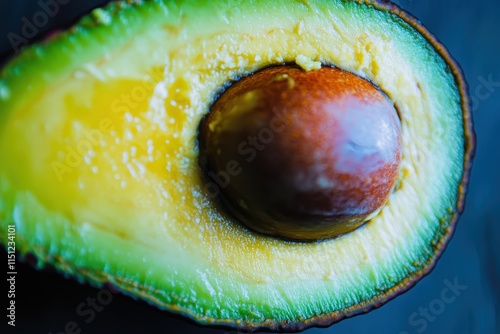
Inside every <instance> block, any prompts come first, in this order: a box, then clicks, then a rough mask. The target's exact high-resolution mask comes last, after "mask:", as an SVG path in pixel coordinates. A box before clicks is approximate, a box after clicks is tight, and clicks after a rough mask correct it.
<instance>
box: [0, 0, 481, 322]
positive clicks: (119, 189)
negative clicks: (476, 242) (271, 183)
mask: <svg viewBox="0 0 500 334" xmlns="http://www.w3.org/2000/svg"><path fill="white" fill-rule="evenodd" d="M295 62H297V63H299V64H302V66H306V67H307V66H309V65H311V64H313V65H314V64H317V63H315V62H321V63H322V64H325V65H330V66H335V67H338V68H341V69H343V70H347V71H350V72H352V73H355V74H357V75H359V76H361V77H363V78H366V79H369V80H370V81H371V82H373V83H374V84H376V85H377V86H378V87H380V89H381V90H383V91H384V92H385V93H386V94H387V96H388V97H389V98H390V99H391V100H392V101H393V102H394V105H395V106H396V108H397V110H398V112H399V116H400V119H401V126H402V142H403V153H402V163H401V173H400V177H399V180H398V186H397V188H396V189H395V191H394V193H393V194H392V195H391V197H390V199H389V202H388V203H387V204H386V205H385V207H384V208H383V209H382V210H381V211H380V213H379V214H378V215H377V216H375V217H373V218H372V219H371V220H370V221H369V222H368V224H365V225H364V226H363V227H361V228H359V229H357V230H355V231H353V232H351V233H348V234H345V235H342V236H340V237H338V238H334V239H330V240H324V241H321V242H308V243H301V242H289V241H284V240H280V239H278V238H273V237H269V236H263V235H260V234H257V233H255V232H252V231H250V230H248V229H246V228H244V227H242V226H241V225H240V224H238V223H237V222H235V221H234V219H233V218H231V216H229V215H228V214H227V213H226V211H225V210H224V209H223V208H222V207H221V206H220V205H219V204H218V202H217V200H216V199H213V198H211V197H209V196H208V195H207V194H206V193H205V192H204V190H203V186H204V179H203V176H202V172H201V170H200V167H199V165H198V148H197V131H198V125H199V123H200V120H201V119H202V118H203V117H204V116H205V115H206V114H207V112H208V110H209V108H210V105H211V104H212V103H213V101H214V100H215V99H216V98H217V96H218V94H220V93H221V92H222V91H223V90H224V88H225V87H227V86H228V85H229V84H230V83H232V82H234V81H235V80H237V79H238V78H240V77H242V76H245V75H248V74H251V73H253V72H255V71H257V70H259V69H262V68H265V67H268V66H271V65H279V64H284V63H295ZM473 146H474V135H473V131H472V124H471V115H470V112H469V99H468V97H467V88H466V84H465V81H464V78H463V76H462V74H461V71H460V69H459V68H458V66H457V65H456V64H455V63H454V62H453V61H452V59H451V57H450V56H449V54H448V53H447V51H446V50H445V49H444V48H443V47H442V46H441V45H440V44H439V43H438V42H437V41H436V39H435V38H434V37H433V36H432V35H430V34H429V33H428V32H427V31H426V30H425V28H423V27H422V26H421V25H419V23H418V22H417V21H416V20H415V19H414V18H412V17H411V16H410V15H408V14H407V13H405V12H403V11H402V10H400V9H399V8H398V7H396V6H394V5H391V4H386V2H383V3H382V2H375V1H368V0H367V1H361V0H359V1H341V0H328V1H327V0H305V1H287V0H259V1H238V0H232V1H224V2H222V1H220V2H219V1H210V2H208V1H201V0H183V1H167V0H164V1H162V0H157V1H127V2H116V3H113V4H111V5H109V6H107V7H106V8H104V9H97V10H95V11H93V12H92V13H91V14H90V15H88V16H87V17H85V18H83V19H82V20H81V21H80V22H79V23H78V24H77V25H76V26H74V27H73V28H71V29H69V30H68V31H66V32H63V33H61V34H59V35H58V36H57V37H55V38H53V39H51V40H50V41H46V42H43V43H40V44H37V45H33V46H31V47H28V48H26V49H25V50H24V51H23V52H21V54H19V55H18V56H17V57H15V58H14V59H13V60H12V61H10V62H9V63H8V64H7V65H6V67H5V68H3V70H2V72H1V74H0V157H2V158H1V160H2V163H1V164H0V224H1V229H0V240H1V242H2V243H3V244H5V245H7V244H8V242H9V240H8V235H7V231H8V225H15V228H16V231H17V234H16V238H17V239H16V241H17V243H16V247H17V251H18V252H19V253H20V254H23V255H25V254H28V253H30V254H34V255H35V256H36V258H37V259H38V260H39V261H38V266H39V267H43V266H45V265H52V266H55V267H56V268H57V269H58V270H59V271H61V272H62V273H65V274H67V275H70V276H72V277H75V278H77V279H79V280H82V281H88V282H90V283H91V284H94V285H96V286H100V285H102V284H103V283H106V282H107V283H110V284H112V285H114V286H116V287H117V288H119V289H120V290H121V291H123V293H125V294H128V295H131V296H133V297H138V298H140V299H143V300H146V301H148V302H150V303H152V304H154V305H156V306H158V307H160V308H162V309H166V310H169V311H171V312H174V313H178V314H182V315H184V316H186V317H189V318H191V319H193V320H195V321H196V322H198V323H200V324H207V325H222V326H230V327H238V328H241V329H245V330H248V331H252V330H259V329H268V330H276V331H279V330H281V331H299V330H303V329H305V328H308V327H311V326H328V325H330V324H332V323H334V322H336V321H339V320H341V319H343V318H345V317H348V316H351V315H355V314H359V313H363V312H367V311H369V310H371V309H373V308H375V307H378V306H380V305H381V304H383V303H384V302H386V301H388V300H389V299H391V298H393V297H395V296H396V295H398V294H399V293H401V292H403V291H405V290H406V289H408V288H409V287H410V286H412V285H413V284H415V283H416V282H417V281H418V280H419V279H420V278H421V277H422V276H423V275H425V274H427V273H428V272H429V271H430V270H431V269H432V267H433V266H434V264H435V262H436V260H437V258H438V257H439V255H440V253H441V252H442V251H443V249H444V247H445V245H446V243H447V242H448V240H449V239H450V237H451V234H452V232H453V230H454V227H455V222H456V220H457V218H458V215H459V213H460V211H461V210H462V208H463V204H464V195H465V191H466V186H467V182H468V174H469V169H470V166H471V158H472V152H473Z"/></svg>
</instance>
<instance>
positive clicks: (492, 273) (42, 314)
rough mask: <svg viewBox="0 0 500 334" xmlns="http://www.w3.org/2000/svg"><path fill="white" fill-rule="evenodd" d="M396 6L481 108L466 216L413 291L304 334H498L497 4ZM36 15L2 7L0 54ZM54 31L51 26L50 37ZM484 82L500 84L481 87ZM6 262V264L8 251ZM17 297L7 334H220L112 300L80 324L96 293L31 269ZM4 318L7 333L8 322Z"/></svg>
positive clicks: (78, 9) (22, 7)
mask: <svg viewBox="0 0 500 334" xmlns="http://www.w3.org/2000/svg"><path fill="white" fill-rule="evenodd" d="M104 2H106V1H95V0H93V1H85V2H84V1H77V0H73V1H70V2H68V4H66V5H64V6H61V8H60V10H59V12H58V13H57V15H55V16H54V17H53V19H52V20H51V22H53V25H54V27H62V26H65V25H67V24H69V23H70V22H72V21H73V20H74V18H75V17H77V16H79V15H81V14H82V13H85V12H87V11H88V10H89V9H90V8H92V7H93V6H95V5H97V4H100V3H104ZM84 3H85V4H84ZM398 3H400V4H401V5H402V6H403V7H404V8H406V9H408V10H409V11H410V12H411V13H413V14H414V15H415V16H417V17H418V18H419V19H420V20H421V21H422V22H423V23H424V24H425V25H426V26H427V27H428V28H429V30H430V31H431V32H432V33H434V34H435V35H436V36H437V37H438V38H439V39H440V40H441V41H442V42H443V43H444V44H445V45H446V46H447V48H448V49H449V50H450V52H451V54H452V55H453V56H454V57H455V58H456V59H457V60H458V62H459V63H460V64H461V65H462V68H463V70H464V72H465V75H466V78H467V80H468V82H469V86H470V91H471V96H472V97H473V101H475V103H474V119H475V129H476V133H477V140H478V147H477V153H476V158H475V161H474V168H473V172H472V177H471V185H470V190H469V195H468V198H467V203H466V209H465V212H464V214H463V216H462V218H461V219H460V221H459V224H458V228H457V231H456V233H455V236H454V237H453V239H452V241H451V243H450V244H449V246H448V248H447V250H446V251H445V253H444V254H443V256H442V258H441V260H440V261H439V262H438V265H437V267H436V269H435V270H434V271H433V272H432V273H431V274H430V275H429V276H428V277H426V278H424V279H423V280H422V281H421V282H420V283H419V284H417V286H415V287H414V288H413V289H411V290H410V291H408V292H407V293H405V294H403V295H401V296H399V297H398V298H396V299H395V300H393V301H391V302H389V303H388V304H386V305H385V306H383V307H382V308H380V309H377V310H375V311H373V312H371V313H369V314H367V315H363V316H360V317H355V318H351V319H348V320H344V321H342V322H341V323H339V324H336V325H334V326H333V327H331V328H329V329H311V330H309V331H307V333H309V334H313V333H318V334H327V333H336V334H347V333H356V334H357V333H390V334H392V333H395V334H413V333H456V334H462V333H478V334H483V333H500V246H499V242H498V241H497V238H499V237H500V224H499V223H498V221H497V217H496V216H497V215H498V212H499V206H500V195H499V191H498V189H500V177H499V175H498V170H499V167H498V165H499V164H500V149H499V148H498V146H497V143H498V142H499V139H500V135H499V131H500V60H499V59H500V57H499V51H500V23H499V21H500V1H498V0H479V1H476V2H472V1H465V0H456V1H452V0H441V1H432V0H401V1H398ZM39 10H40V7H39V5H38V4H37V1H35V0H33V1H10V2H7V1H6V0H2V2H1V3H0V17H1V18H0V31H1V32H0V38H1V40H0V54H2V55H6V54H11V53H12V52H13V49H12V48H11V46H10V43H9V40H8V38H7V34H8V33H9V32H17V33H19V31H20V29H21V27H22V24H23V23H22V20H21V18H22V17H23V16H24V15H25V16H26V17H28V18H30V17H32V15H33V13H36V12H37V11H39ZM48 30H50V29H49V26H47V29H45V30H44V31H48ZM40 33H42V30H40ZM487 81H493V82H495V83H497V84H496V85H485V82H487ZM0 257H1V258H4V259H5V257H6V254H5V251H4V250H3V249H2V251H1V253H0ZM455 280H456V281H457V283H458V284H459V285H461V286H466V288H465V289H464V290H462V291H460V292H459V293H460V294H459V295H458V296H456V298H455V299H454V301H452V302H450V303H449V304H440V302H439V300H441V298H442V297H441V296H442V293H443V291H444V290H445V289H446V288H447V284H449V283H453V282H454V281H455ZM447 282H448V283H447ZM16 290H17V292H16V305H17V318H16V325H17V326H16V328H15V329H13V328H10V327H9V328H7V333H53V334H56V333H60V332H62V333H64V332H65V326H66V325H67V324H68V323H70V322H71V321H75V322H76V323H77V324H78V326H79V327H78V328H79V329H80V330H81V331H80V333H94V334H99V333H190V334H191V333H202V334H208V333H210V334H212V333H213V334H223V333H224V331H222V330H213V329H206V328H198V327H195V326H193V325H191V324H187V323H186V322H184V321H182V320H178V319H175V318H173V317H171V316H169V315H168V314H167V313H165V312H160V311H158V310H157V309H156V308H154V307H150V306H148V305H147V304H145V303H143V302H136V301H134V300H132V299H130V298H128V297H124V296H121V295H115V294H113V295H112V300H111V302H110V303H109V304H108V305H106V306H104V307H103V308H102V310H101V311H100V312H96V314H95V318H94V319H93V320H92V321H90V322H89V323H88V324H87V323H86V322H85V320H89V318H88V316H83V317H82V316H80V315H78V313H77V307H78V306H79V305H80V304H81V303H86V302H87V298H89V297H90V298H95V297H96V296H97V295H98V293H99V291H100V290H98V289H94V288H91V287H89V286H88V285H80V284H79V283H77V282H75V281H73V280H67V279H65V278H63V277H62V276H60V275H58V274H56V273H51V272H37V271H35V270H33V269H31V267H30V266H28V265H18V275H17V281H16ZM448 297H450V296H448ZM4 298H5V297H4ZM440 305H445V306H444V309H439V306H440ZM430 306H431V307H437V310H436V309H435V310H434V311H436V313H439V314H437V315H433V314H432V313H430V312H431V311H428V312H429V314H427V320H425V319H426V315H424V313H425V312H426V309H428V308H429V307H430ZM4 307H6V304H2V309H4V310H5V308H4ZM85 309H87V308H85ZM437 311H439V312H437ZM4 312H5V311H4ZM415 312H416V315H415ZM420 312H423V313H422V315H420V314H419V313H420ZM2 319H3V320H2V326H4V324H5V323H6V318H5V316H4V315H3V316H2ZM412 320H413V321H412ZM1 332H2V333H5V331H4V330H1ZM68 332H69V331H68ZM75 333H78V331H75Z"/></svg>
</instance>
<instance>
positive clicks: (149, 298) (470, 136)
mask: <svg viewBox="0 0 500 334" xmlns="http://www.w3.org/2000/svg"><path fill="white" fill-rule="evenodd" d="M354 1H355V2H357V3H358V4H364V5H367V6H373V7H374V8H376V9H377V10H380V11H385V12H389V13H391V14H393V15H395V16H397V17H398V18H400V19H402V20H403V21H404V22H406V23H408V24H409V25H410V26H411V27H412V28H413V29H415V30H416V31H418V32H419V33H420V34H421V35H422V36H423V37H424V38H425V39H426V40H427V41H428V42H429V43H430V45H431V46H432V47H433V48H434V49H435V50H436V52H437V53H438V54H439V55H440V56H441V57H442V58H443V60H444V61H445V63H446V65H447V66H448V67H449V68H450V70H451V72H452V73H453V76H454V78H455V82H456V84H457V86H458V88H459V91H460V97H461V101H462V103H461V105H462V119H463V122H464V135H465V138H464V139H465V141H464V162H463V163H464V164H463V175H462V181H461V183H460V186H459V187H458V196H457V198H458V200H457V203H456V206H455V210H453V212H452V218H451V220H450V222H449V227H448V228H447V231H446V233H445V234H444V235H443V236H442V237H440V238H439V240H438V242H436V244H435V245H434V248H435V252H434V256H433V257H432V258H430V259H429V260H428V261H427V263H425V264H423V265H422V266H421V269H420V270H418V271H416V273H415V274H414V275H413V276H411V277H408V278H405V279H404V280H402V281H401V282H399V283H398V284H397V285H395V286H393V287H392V288H391V289H389V290H387V291H385V292H383V293H381V294H379V295H377V296H375V297H373V298H371V299H369V300H367V301H364V302H361V303H359V304H357V305H356V306H352V307H348V308H345V309H342V310H338V311H335V312H331V313H324V314H321V315H318V316H315V317H311V318H308V319H303V320H302V321H300V322H278V321H275V320H270V319H267V320H265V321H263V322H259V323H254V324H248V323H245V325H244V326H242V324H241V322H240V323H238V320H235V319H214V318H209V317H199V316H196V315H192V314H187V313H185V310H181V309H179V307H178V306H177V305H174V304H172V305H169V304H165V303H162V302H161V301H160V300H158V299H156V298H155V296H154V295H152V294H151V290H150V289H149V288H148V287H146V286H141V285H139V284H137V283H136V282H129V281H127V280H124V279H123V278H116V277H115V278H113V279H111V278H110V277H108V276H107V275H106V274H104V273H99V272H89V271H86V270H84V269H80V270H78V269H77V270H74V269H71V267H69V266H68V265H67V264H66V263H65V262H64V260H63V259H62V258H60V257H55V258H53V259H52V260H53V261H51V262H52V265H53V266H54V267H55V268H56V269H58V271H60V272H62V273H63V274H64V276H66V277H71V278H73V279H76V280H78V281H79V282H83V281H86V282H88V283H90V284H91V285H93V286H95V287H102V286H103V285H106V284H110V285H112V286H113V287H116V285H115V284H113V283H118V284H120V285H123V286H127V287H129V289H126V288H124V287H123V286H122V287H119V288H118V289H119V290H120V291H121V292H122V293H124V294H126V295H129V296H132V297H133V298H137V296H138V295H139V296H140V297H141V298H142V299H144V300H145V301H146V302H148V303H150V304H152V305H155V306H157V307H159V308H161V309H165V310H167V311H170V312H171V313H172V314H174V315H181V316H183V318H187V319H188V320H192V321H193V322H194V324H197V325H200V324H201V325H209V326H213V327H220V328H231V329H235V328H238V329H239V330H240V331H244V332H256V331H268V332H269V331H270V332H300V331H303V330H306V329H308V328H311V327H328V326H331V325H332V324H334V323H336V322H339V321H341V320H343V319H346V318H349V317H352V316H356V315H360V314H363V313H367V312H370V311H371V310H373V309H376V308H378V307H380V306H382V305H383V304H385V303H386V302H388V301H390V300H392V299H393V298H395V297H396V296H398V295H400V294H402V293H404V292H405V291H407V290H408V289H409V288H411V287H412V286H414V285H415V284H416V283H417V282H418V281H419V280H420V279H421V278H422V277H424V276H426V275H427V274H429V273H430V272H431V271H432V269H433V268H434V266H435V265H436V263H437V261H438V259H439V258H440V256H441V254H442V253H443V251H444V249H445V247H446V245H447V244H448V242H449V241H450V239H451V237H452V235H453V233H454V230H455V226H456V223H457V221H458V218H459V216H460V214H461V213H462V212H463V209H464V205H465V195H466V192H467V186H468V184H469V178H470V171H471V167H472V160H473V157H474V154H475V146H476V135H475V133H474V130H473V119H472V113H471V110H472V108H471V99H470V97H469V95H468V86H467V83H466V80H465V78H464V75H463V72H462V69H461V68H460V66H459V65H458V64H457V62H456V61H455V60H454V59H453V58H452V56H451V55H450V54H449V52H448V51H447V50H446V48H445V47H444V46H443V45H442V44H441V43H440V42H439V41H438V39H437V38H436V37H435V36H434V35H432V34H431V33H430V32H429V31H428V30H427V29H426V28H425V27H424V26H423V25H422V24H421V23H420V22H419V21H418V19H417V18H415V17H414V16H413V15H411V14H410V13H408V12H406V11H405V10H403V9H401V8H400V7H399V6H398V5H396V4H394V3H391V2H389V1H387V0H354ZM142 3H144V1H143V0H131V1H127V2H126V3H124V2H111V3H109V4H108V5H106V6H105V7H104V9H105V10H106V12H111V13H114V12H117V11H120V10H121V9H123V8H125V7H129V6H134V5H140V4H142ZM101 24H103V23H102V22H99V21H98V20H95V21H93V22H89V18H88V16H86V17H84V19H82V20H81V21H79V22H78V23H77V24H76V25H74V26H73V27H72V28H70V29H68V30H66V31H64V32H61V35H73V34H78V33H79V32H80V31H81V29H85V28H89V26H93V25H96V26H97V25H101ZM57 37H59V36H56V38H57ZM39 44H42V45H43V44H44V42H43V41H42V42H41V43H39ZM31 52H35V53H36V51H35V50H33V49H31V50H30V51H28V52H25V53H24V55H22V56H21V57H17V58H16V59H15V61H14V62H12V63H10V65H9V66H8V67H7V68H9V69H10V70H11V71H14V72H16V67H17V66H16V65H17V64H19V63H22V62H24V61H26V60H28V59H29V58H30V57H32V56H34V55H33V54H31ZM7 63H8V60H7V61H6V62H5V63H4V64H3V65H5V64H7ZM5 69H6V68H5V67H4V69H3V70H2V72H1V73H2V74H3V75H5V74H6V73H5V72H4V70H5ZM11 74H14V73H12V72H11ZM24 255H27V254H24ZM45 265H47V264H45V263H40V262H39V263H38V265H35V267H37V268H41V267H44V266H45ZM129 290H130V291H129ZM148 292H149V293H148Z"/></svg>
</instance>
